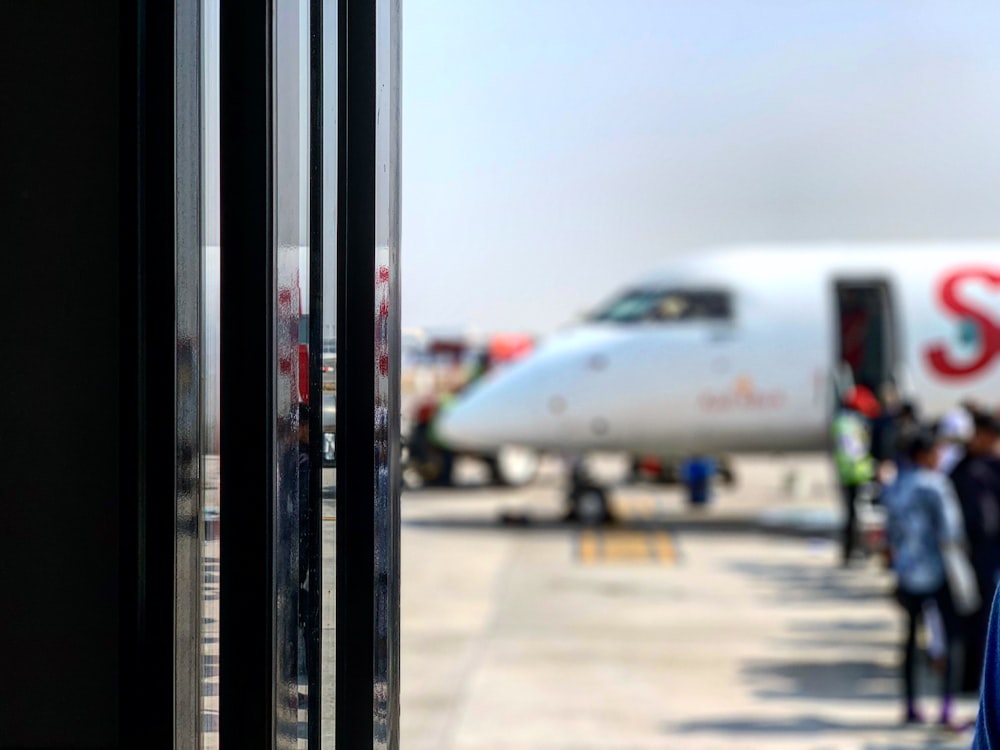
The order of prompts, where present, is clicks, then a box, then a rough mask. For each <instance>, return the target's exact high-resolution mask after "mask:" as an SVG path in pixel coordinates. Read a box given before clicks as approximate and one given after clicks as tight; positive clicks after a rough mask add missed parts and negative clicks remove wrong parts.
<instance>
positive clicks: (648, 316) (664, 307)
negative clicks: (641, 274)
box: [593, 289, 733, 323]
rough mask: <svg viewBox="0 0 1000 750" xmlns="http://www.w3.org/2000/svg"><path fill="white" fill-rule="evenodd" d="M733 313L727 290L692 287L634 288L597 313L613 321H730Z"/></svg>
mask: <svg viewBox="0 0 1000 750" xmlns="http://www.w3.org/2000/svg"><path fill="white" fill-rule="evenodd" d="M732 315H733V311H732V302H731V299H730V295H729V293H728V292H722V291H717V290H692V289H633V290H631V291H629V292H626V293H625V294H623V295H622V296H621V297H619V298H618V299H616V300H615V301H614V302H612V303H611V304H610V305H608V306H607V307H605V308H604V309H603V310H601V311H600V312H598V313H597V314H596V315H594V317H593V320H596V321H606V322H612V323H637V322H640V321H670V322H677V321H697V320H710V321H727V320H731V319H732Z"/></svg>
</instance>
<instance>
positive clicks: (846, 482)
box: [833, 386, 879, 567]
mask: <svg viewBox="0 0 1000 750" xmlns="http://www.w3.org/2000/svg"><path fill="white" fill-rule="evenodd" d="M878 413H879V406H878V401H877V400H876V399H875V396H874V395H873V394H872V392H871V391H870V390H868V389H867V388H865V387H864V386H856V387H854V388H851V389H850V390H849V391H847V393H845V394H844V398H843V402H842V408H841V409H840V411H839V412H838V414H837V416H836V417H835V418H834V420H833V458H834V463H835V464H836V466H837V476H838V478H839V480H840V487H841V497H842V498H843V501H844V517H845V518H844V539H843V554H844V558H843V564H844V566H845V567H846V566H847V565H850V562H851V555H852V553H853V552H854V541H855V536H856V533H857V513H856V509H855V501H856V500H857V497H858V491H859V490H860V489H861V487H863V486H864V485H866V484H867V483H869V482H871V481H872V480H873V479H874V478H875V461H874V459H872V455H871V434H870V432H869V425H868V420H869V419H873V418H874V417H876V416H878Z"/></svg>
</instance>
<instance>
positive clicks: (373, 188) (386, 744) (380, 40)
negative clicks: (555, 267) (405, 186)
mask: <svg viewBox="0 0 1000 750" xmlns="http://www.w3.org/2000/svg"><path fill="white" fill-rule="evenodd" d="M339 31H340V40H339V43H340V57H339V61H340V66H339V86H340V96H339V108H340V120H339V136H340V137H339V144H338V167H339V185H338V230H339V231H338V278H337V289H338V316H337V331H338V333H337V341H338V343H337V349H338V354H337V369H338V372H337V388H338V391H339V392H340V394H341V396H340V398H339V399H338V418H337V427H338V434H337V442H338V445H337V454H338V459H337V460H338V466H339V467H341V468H340V470H339V473H338V497H339V499H340V502H338V510H337V607H336V610H337V704H336V717H337V718H336V737H337V743H336V744H337V747H342V748H364V747H373V748H396V747H398V742H399V737H398V689H399V685H398V653H399V650H398V646H399V495H398V488H399V483H398V481H397V480H398V466H396V464H397V456H398V448H399V434H398V432H399V421H398V408H399V404H398V384H399V373H398V366H399V291H398V283H397V281H398V277H397V267H398V252H399V172H398V169H399V51H400V47H399V3H398V2H393V1H391V0H341V2H340V16H339ZM368 367H371V368H372V370H368ZM369 451H370V452H369Z"/></svg>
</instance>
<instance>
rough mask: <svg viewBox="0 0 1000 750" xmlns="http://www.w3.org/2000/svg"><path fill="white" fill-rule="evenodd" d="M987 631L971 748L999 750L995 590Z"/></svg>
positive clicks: (998, 606)
mask: <svg viewBox="0 0 1000 750" xmlns="http://www.w3.org/2000/svg"><path fill="white" fill-rule="evenodd" d="M989 621H990V625H989V629H988V630H987V633H986V656H985V660H984V662H983V689H982V692H981V693H980V695H979V716H977V717H976V735H975V737H973V739H972V750H1000V596H997V595H996V594H994V596H993V609H992V612H991V613H990V617H989Z"/></svg>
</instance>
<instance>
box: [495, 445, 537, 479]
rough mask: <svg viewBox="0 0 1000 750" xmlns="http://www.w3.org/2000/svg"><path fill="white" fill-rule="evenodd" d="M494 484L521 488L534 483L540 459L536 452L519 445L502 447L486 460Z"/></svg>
mask: <svg viewBox="0 0 1000 750" xmlns="http://www.w3.org/2000/svg"><path fill="white" fill-rule="evenodd" d="M486 463H487V464H488V465H489V468H490V475H491V476H492V478H493V482H494V484H499V485H503V486H505V487H522V486H524V485H526V484H530V483H531V482H533V481H535V478H536V477H537V476H538V467H539V465H540V464H541V457H540V456H539V455H538V452H537V451H534V450H532V449H531V448H524V447H521V446H519V445H504V446H501V447H500V449H499V450H498V451H497V452H496V455H494V456H490V457H489V458H488V459H486Z"/></svg>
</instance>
